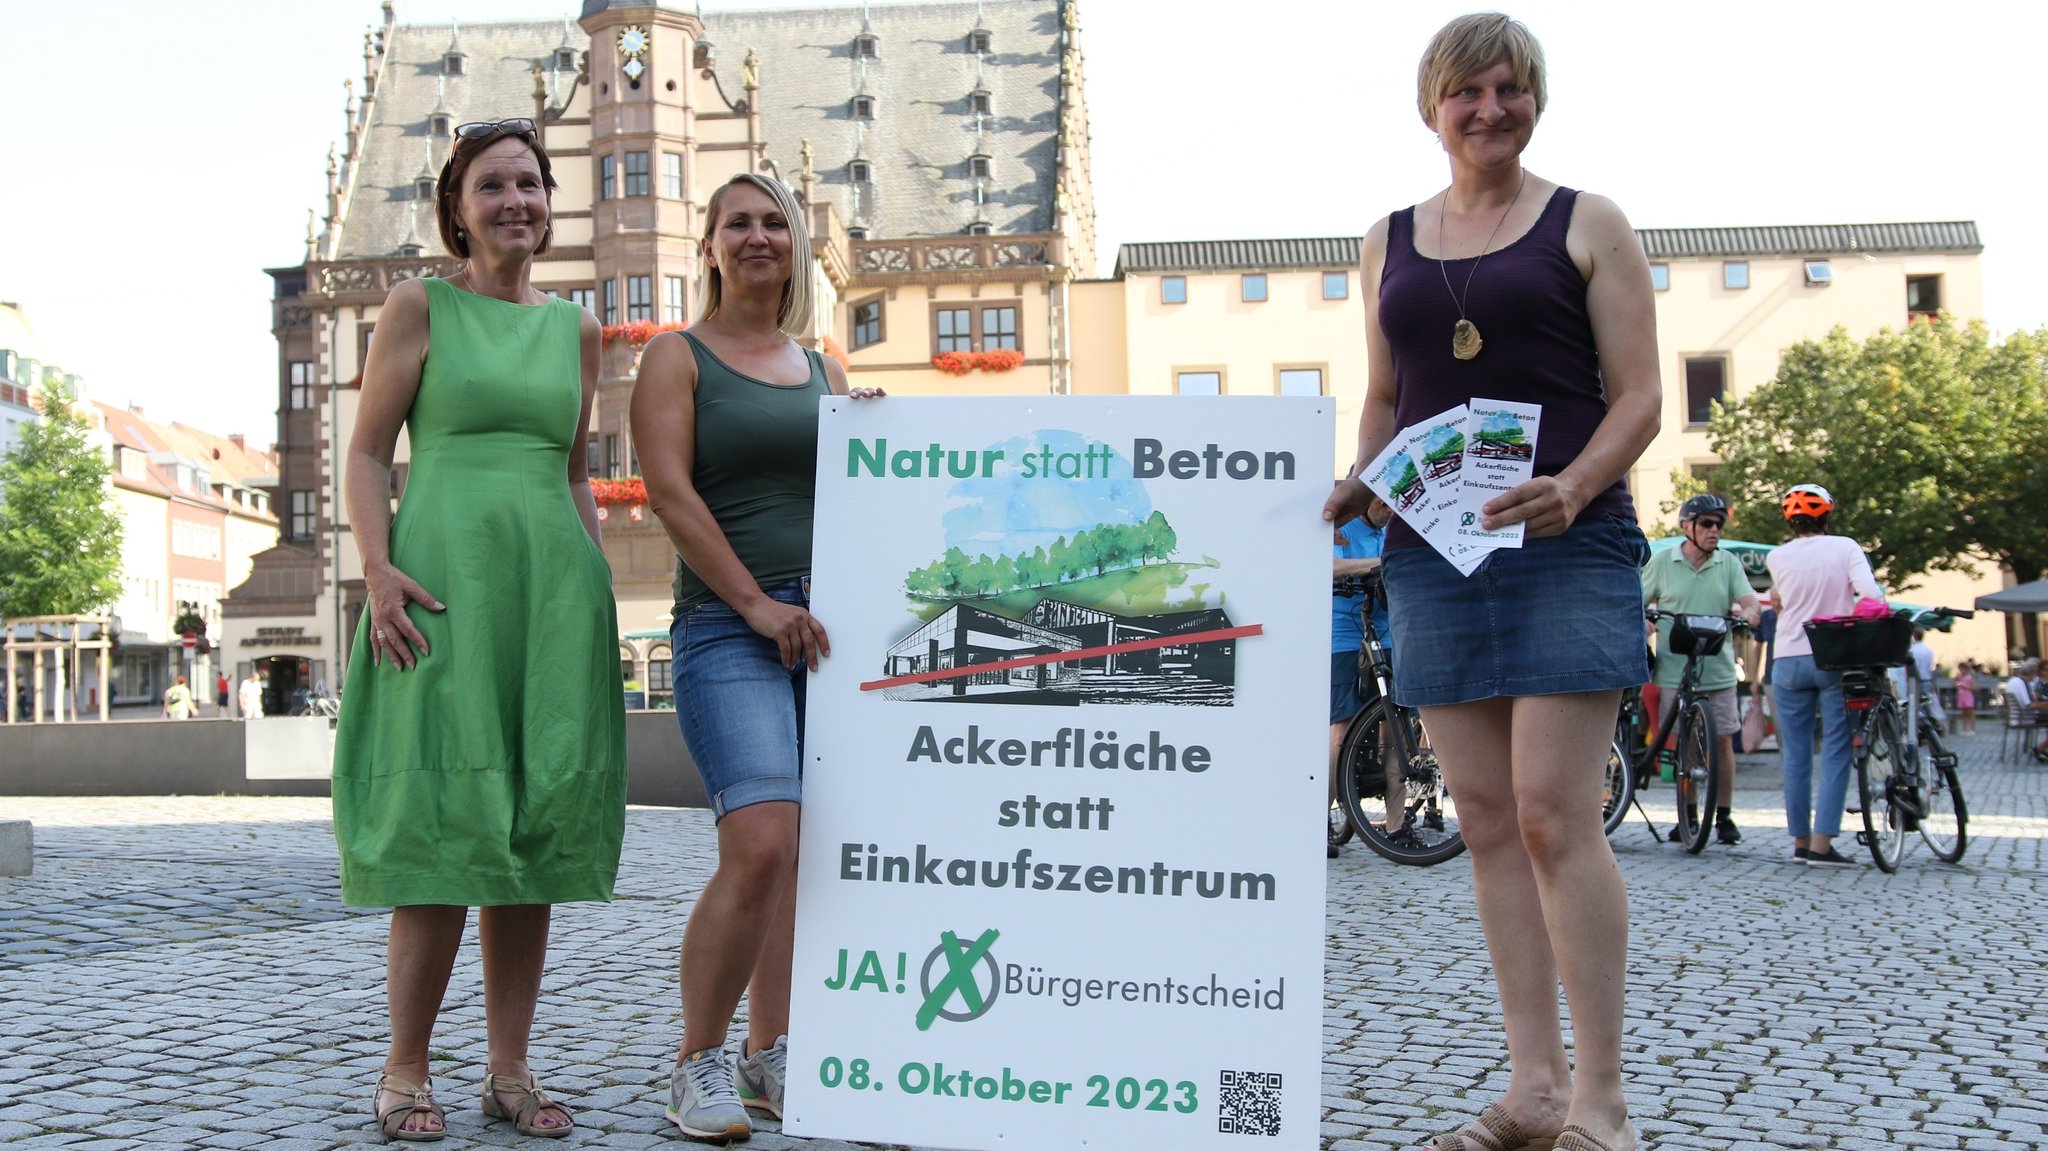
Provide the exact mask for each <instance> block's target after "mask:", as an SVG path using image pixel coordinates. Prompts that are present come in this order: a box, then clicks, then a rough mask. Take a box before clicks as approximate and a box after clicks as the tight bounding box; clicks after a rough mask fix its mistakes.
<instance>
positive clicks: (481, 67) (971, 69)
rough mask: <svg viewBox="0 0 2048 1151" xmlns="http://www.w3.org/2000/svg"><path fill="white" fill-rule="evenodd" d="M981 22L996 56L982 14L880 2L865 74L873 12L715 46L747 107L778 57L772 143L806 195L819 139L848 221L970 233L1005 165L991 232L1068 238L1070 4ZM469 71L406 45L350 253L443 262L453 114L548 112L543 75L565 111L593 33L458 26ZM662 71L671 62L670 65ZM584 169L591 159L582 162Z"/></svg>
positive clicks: (402, 31)
mask: <svg viewBox="0 0 2048 1151" xmlns="http://www.w3.org/2000/svg"><path fill="white" fill-rule="evenodd" d="M978 7H979V10H980V26H981V27H982V28H983V29H984V30H986V31H987V32H988V33H989V47H990V51H989V53H988V54H987V55H986V57H979V58H978V57H977V56H976V55H975V54H974V53H972V52H969V51H968V48H967V37H968V33H969V32H971V31H973V30H974V28H975V26H976V9H977V5H976V4H975V3H973V2H972V0H967V2H959V0H954V2H940V3H904V4H886V3H876V4H872V5H870V7H869V9H868V26H867V30H868V32H870V33H871V34H872V35H873V36H874V37H875V38H876V57H875V58H874V59H872V60H858V59H856V58H855V57H854V53H853V40H854V37H855V36H857V35H859V34H860V32H861V30H862V27H861V10H860V8H858V7H849V6H839V7H830V8H788V9H775V10H762V11H751V12H708V13H706V14H705V16H704V22H705V29H704V37H705V39H706V40H709V41H710V42H711V43H712V44H713V45H714V46H715V49H716V51H715V59H716V68H717V72H718V79H719V84H720V86H721V88H722V89H723V91H724V92H725V93H726V95H727V96H728V97H730V98H732V99H734V100H738V99H740V98H741V96H742V94H743V93H744V91H745V88H744V86H743V84H742V82H741V75H740V72H741V65H742V62H743V61H744V60H745V58H746V54H747V49H749V48H753V49H755V50H756V51H758V52H759V53H760V55H761V72H760V76H761V97H762V99H761V105H762V106H761V130H762V133H763V135H764V136H765V138H766V140H767V143H768V157H769V159H771V160H773V161H774V162H775V165H776V167H777V169H778V170H779V172H780V173H781V175H782V176H783V178H784V179H785V180H787V181H788V182H789V183H790V184H791V185H792V186H795V185H796V184H797V181H798V176H799V173H800V172H801V170H802V167H803V162H802V159H801V157H800V156H799V154H798V149H799V147H800V143H801V141H803V140H809V141H810V143H811V148H812V152H813V157H814V158H813V161H812V167H813V170H814V171H815V172H816V173H817V177H818V182H817V184H816V185H815V188H814V192H813V195H814V197H815V198H816V199H818V200H820V201H826V202H830V203H831V204H832V205H833V207H834V208H835V209H836V210H837V211H838V212H839V214H840V219H841V220H842V221H845V222H847V223H849V224H852V223H861V224H864V225H865V226H866V227H867V228H868V229H869V235H871V236H873V237H876V238H883V237H910V236H938V235H958V234H961V233H963V232H965V231H966V230H967V226H968V225H969V224H970V223H972V222H973V221H974V220H975V218H976V205H975V184H976V181H975V180H973V179H972V178H970V177H969V176H968V174H967V173H968V160H969V157H970V156H972V155H973V154H974V153H975V152H976V150H977V146H978V147H979V150H980V151H981V152H982V153H984V154H986V155H987V156H988V157H989V158H990V172H991V178H990V179H989V180H988V181H987V183H988V185H989V188H988V193H987V196H988V204H987V207H986V209H985V213H984V214H983V216H982V218H983V219H986V220H987V221H988V223H989V224H990V227H991V230H993V231H995V232H999V233H1000V232H1044V231H1050V230H1051V229H1052V201H1053V191H1054V186H1055V179H1056V175H1057V174H1056V171H1055V167H1054V159H1055V152H1056V151H1057V140H1058V134H1059V73H1060V35H1061V30H1060V11H1059V0H982V3H981V4H980V5H979V6H978ZM453 31H454V33H455V37H456V40H455V42H456V43H457V44H459V46H460V48H461V51H462V53H463V55H464V57H465V61H464V69H463V75H460V76H443V75H442V65H441V60H442V57H443V55H444V54H445V53H446V52H447V51H448V48H449V44H450V41H451V28H450V26H449V25H446V24H430V25H412V24H408V25H400V26H398V27H396V28H393V29H392V30H391V32H390V35H389V41H388V49H387V55H386V58H385V64H384V70H383V72H382V74H381V75H380V76H379V78H378V81H377V91H376V94H375V99H374V101H373V103H372V105H371V118H370V125H369V128H368V129H367V131H366V134H365V138H364V140H363V142H362V145H361V147H360V152H359V155H358V159H357V164H356V170H355V174H354V181H353V193H352V195H351V197H350V200H349V203H348V207H347V210H346V222H345V223H344V225H343V230H342V237H341V247H340V250H339V252H338V253H337V254H338V255H339V256H341V257H344V258H347V257H375V256H389V255H394V254H396V253H397V251H398V249H399V247H400V246H401V245H403V244H405V243H408V242H413V243H418V244H419V245H421V246H422V248H423V249H424V250H425V252H426V253H427V254H428V255H438V254H441V252H442V249H441V244H440V240H439V237H438V236H437V234H436V232H435V227H434V212H433V204H432V201H431V197H430V198H428V199H427V200H424V201H420V200H416V199H415V195H414V191H413V182H414V180H415V179H416V178H417V177H418V176H419V175H420V174H421V173H422V172H423V171H424V172H426V173H428V174H429V175H432V174H436V173H438V172H439V171H440V168H441V164H442V162H443V161H445V160H446V159H447V148H448V146H449V143H450V142H449V141H448V140H446V139H439V140H437V139H434V138H433V137H431V136H430V135H429V133H428V117H429V116H430V115H432V114H433V112H434V111H435V110H436V109H437V108H439V109H442V110H444V111H446V112H447V113H448V114H449V115H450V116H451V117H453V121H454V123H457V124H460V123H463V122H465V121H469V120H486V119H493V120H494V119H500V118H502V117H505V116H520V115H530V114H531V111H532V108H533V95H532V93H533V74H532V69H533V65H534V62H535V61H537V60H538V61H540V62H541V63H542V65H543V67H545V68H548V69H549V71H548V72H547V80H548V83H549V86H550V90H551V97H550V101H549V102H550V104H558V103H559V102H560V100H561V98H562V96H563V95H564V94H566V93H567V92H568V90H569V87H568V86H569V83H570V82H571V80H572V79H573V75H572V74H571V73H569V72H566V71H556V70H554V69H553V64H554V60H553V57H554V52H555V49H557V48H559V47H563V46H565V45H566V46H568V47H571V48H574V49H575V50H576V52H577V55H578V58H579V59H580V58H581V56H582V53H583V52H584V50H585V49H587V48H588V47H589V44H590V37H589V36H588V35H587V34H585V33H584V31H583V29H581V28H580V27H577V26H575V25H573V24H569V25H567V26H566V30H565V25H564V22H562V21H557V20H544V21H532V20H528V21H503V22H497V23H488V24H462V25H460V27H459V28H457V29H454V30H453ZM656 66H657V68H659V67H660V66H661V65H660V63H659V62H657V65H656ZM977 84H979V85H980V86H982V87H983V88H985V89H987V90H988V92H989V94H990V113H991V114H990V115H989V116H987V117H983V118H982V123H981V125H980V128H981V131H980V132H979V134H977V132H976V123H975V120H976V118H975V116H974V115H973V113H972V112H971V111H970V110H969V105H968V98H969V95H970V93H972V91H973V90H974V88H975V87H976V85H977ZM857 94H865V95H868V96H871V97H873V98H874V106H875V115H874V119H873V120H872V121H867V122H862V121H857V120H855V119H854V118H853V97H854V96H855V95H857ZM859 158H865V159H866V160H868V161H869V163H870V164H871V165H872V176H873V179H872V183H871V184H870V185H869V186H868V187H869V190H868V192H867V193H866V194H865V195H864V196H863V197H862V200H861V202H860V203H859V204H858V205H856V204H855V203H854V192H855V189H854V186H853V183H852V180H851V177H850V176H849V175H848V165H849V164H850V163H851V162H852V161H853V160H855V159H859ZM573 162H577V163H582V162H585V161H582V160H576V161H573Z"/></svg>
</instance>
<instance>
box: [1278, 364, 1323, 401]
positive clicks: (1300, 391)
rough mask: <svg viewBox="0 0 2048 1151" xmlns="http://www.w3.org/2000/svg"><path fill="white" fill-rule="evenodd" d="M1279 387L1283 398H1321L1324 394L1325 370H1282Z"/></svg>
mask: <svg viewBox="0 0 2048 1151" xmlns="http://www.w3.org/2000/svg"><path fill="white" fill-rule="evenodd" d="M1278 385H1279V391H1280V394H1281V395H1283V396H1320V395H1322V394H1323V370H1322V369H1321V368H1281V369H1280V371H1279V380H1278Z"/></svg>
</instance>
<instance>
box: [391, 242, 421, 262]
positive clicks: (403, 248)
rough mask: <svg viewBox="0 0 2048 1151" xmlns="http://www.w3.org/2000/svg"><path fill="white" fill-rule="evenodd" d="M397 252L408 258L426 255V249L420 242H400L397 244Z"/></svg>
mask: <svg viewBox="0 0 2048 1151" xmlns="http://www.w3.org/2000/svg"><path fill="white" fill-rule="evenodd" d="M398 254H399V255H400V256H403V257H405V258H406V259H408V260H416V259H418V258H420V257H421V256H424V255H426V254H427V249H426V248H425V247H424V246H422V245H420V244H400V245H399V246H398Z"/></svg>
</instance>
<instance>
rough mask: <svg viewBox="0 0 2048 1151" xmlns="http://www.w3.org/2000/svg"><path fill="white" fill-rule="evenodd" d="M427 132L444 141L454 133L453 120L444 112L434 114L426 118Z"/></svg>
mask: <svg viewBox="0 0 2048 1151" xmlns="http://www.w3.org/2000/svg"><path fill="white" fill-rule="evenodd" d="M427 131H428V132H430V133H432V134H433V135H435V136H437V137H440V138H441V139H444V140H445V139H447V138H448V136H449V135H450V134H451V133H453V132H454V131H455V120H454V118H452V117H450V116H449V115H447V114H446V113H444V112H436V113H434V114H433V115H431V116H429V117H427Z"/></svg>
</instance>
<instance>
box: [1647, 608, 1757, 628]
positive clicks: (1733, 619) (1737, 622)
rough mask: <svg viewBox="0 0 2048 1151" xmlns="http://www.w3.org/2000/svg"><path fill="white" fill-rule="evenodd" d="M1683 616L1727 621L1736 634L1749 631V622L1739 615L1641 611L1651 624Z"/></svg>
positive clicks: (1660, 610) (1660, 609)
mask: <svg viewBox="0 0 2048 1151" xmlns="http://www.w3.org/2000/svg"><path fill="white" fill-rule="evenodd" d="M1683 616H1706V617H1707V618H1709V619H1720V620H1725V621H1727V623H1728V626H1729V627H1730V628H1731V629H1733V630H1735V631H1738V632H1746V631H1749V630H1750V627H1749V621H1748V620H1746V619H1743V618H1742V617H1741V616H1739V615H1721V616H1716V615H1714V614H1713V613H1711V612H1702V611H1665V610H1664V609H1663V608H1661V607H1646V608H1644V609H1643V618H1644V619H1646V620H1650V621H1653V622H1654V621H1656V620H1660V619H1671V620H1675V619H1678V618H1680V617H1683Z"/></svg>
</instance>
